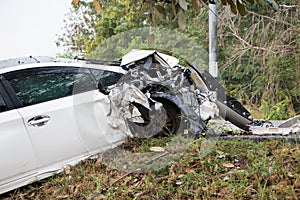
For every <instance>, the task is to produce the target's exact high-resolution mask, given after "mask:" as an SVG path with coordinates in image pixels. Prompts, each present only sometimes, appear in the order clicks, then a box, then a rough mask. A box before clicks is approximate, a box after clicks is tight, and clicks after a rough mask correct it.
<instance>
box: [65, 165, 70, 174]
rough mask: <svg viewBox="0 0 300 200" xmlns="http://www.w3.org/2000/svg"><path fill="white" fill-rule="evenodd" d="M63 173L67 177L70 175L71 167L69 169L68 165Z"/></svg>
mask: <svg viewBox="0 0 300 200" xmlns="http://www.w3.org/2000/svg"><path fill="white" fill-rule="evenodd" d="M65 173H66V174H67V175H69V174H70V173H71V167H70V165H68V166H67V167H66V168H65Z"/></svg>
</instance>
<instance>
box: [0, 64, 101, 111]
mask: <svg viewBox="0 0 300 200" xmlns="http://www.w3.org/2000/svg"><path fill="white" fill-rule="evenodd" d="M4 77H5V78H6V79H7V80H8V82H9V83H10V85H11V86H12V88H13V89H14V91H15V92H16V95H17V96H18V98H19V100H20V101H21V103H22V104H23V106H29V105H34V104H38V103H42V102H46V101H50V100H54V99H58V98H62V97H66V96H70V95H72V94H74V93H81V92H85V91H90V90H94V89H96V83H95V80H94V79H93V78H92V76H91V75H90V73H89V71H86V72H84V71H83V70H80V73H79V72H78V68H75V67H74V68H73V67H40V68H34V69H25V70H19V71H14V72H10V73H7V74H5V75H4Z"/></svg>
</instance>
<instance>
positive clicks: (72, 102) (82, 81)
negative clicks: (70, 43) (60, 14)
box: [0, 57, 130, 194]
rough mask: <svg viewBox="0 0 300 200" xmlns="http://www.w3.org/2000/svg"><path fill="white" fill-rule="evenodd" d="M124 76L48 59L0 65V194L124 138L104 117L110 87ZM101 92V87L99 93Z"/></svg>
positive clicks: (103, 67) (122, 128)
mask: <svg viewBox="0 0 300 200" xmlns="http://www.w3.org/2000/svg"><path fill="white" fill-rule="evenodd" d="M122 74H124V70H122V68H121V67H119V66H118V65H114V64H111V63H104V64H101V63H100V64H99V63H96V64H95V63H88V62H82V61H74V60H55V59H53V58H49V57H37V58H32V57H30V58H23V59H11V60H6V61H0V79H1V80H0V158H1V165H0V194H1V193H4V192H6V191H9V190H12V189H15V188H17V187H20V186H23V185H26V184H28V183H29V182H32V181H34V180H39V179H42V178H45V177H48V176H50V175H52V174H53V173H55V172H59V171H61V170H62V169H63V168H64V167H66V165H69V164H74V163H77V162H79V161H80V160H82V159H85V158H87V157H89V156H91V155H94V154H96V153H98V152H101V151H104V150H105V149H108V148H112V147H113V146H114V145H117V144H118V143H120V142H121V141H122V140H124V138H125V137H126V136H127V135H130V133H126V131H128V129H127V128H126V124H125V122H124V120H114V124H113V125H112V124H111V122H110V120H109V119H108V118H107V115H108V113H109V112H111V111H110V103H109V100H108V96H107V95H106V94H104V93H105V92H104V91H102V92H100V91H99V90H98V85H99V84H98V83H99V81H100V82H101V84H102V86H105V87H110V86H111V85H113V84H115V83H116V82H117V81H118V79H119V78H120V77H121V76H122ZM103 88H104V87H103Z"/></svg>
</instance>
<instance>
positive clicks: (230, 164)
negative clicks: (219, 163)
mask: <svg viewBox="0 0 300 200" xmlns="http://www.w3.org/2000/svg"><path fill="white" fill-rule="evenodd" d="M223 167H227V168H232V167H234V164H232V163H224V164H223Z"/></svg>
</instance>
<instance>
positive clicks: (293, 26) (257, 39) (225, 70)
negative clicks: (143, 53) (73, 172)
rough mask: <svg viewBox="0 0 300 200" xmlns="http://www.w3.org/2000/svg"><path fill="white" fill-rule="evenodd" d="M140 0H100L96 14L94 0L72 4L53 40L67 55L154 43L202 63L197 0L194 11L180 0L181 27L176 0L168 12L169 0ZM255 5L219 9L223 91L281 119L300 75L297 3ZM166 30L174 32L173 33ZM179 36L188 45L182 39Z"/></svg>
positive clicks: (290, 107)
mask: <svg viewBox="0 0 300 200" xmlns="http://www.w3.org/2000/svg"><path fill="white" fill-rule="evenodd" d="M144 2H145V3H143V2H142V1H138V0H126V1H124V0H123V1H121V0H112V1H101V12H100V14H97V12H96V10H95V8H94V2H84V1H79V3H78V4H77V6H76V7H74V8H73V9H72V10H73V11H72V13H73V14H74V15H72V17H73V18H72V19H71V20H66V22H67V24H68V25H67V26H66V28H65V30H66V31H65V35H62V36H60V39H59V42H58V43H59V44H60V45H63V46H66V44H68V45H69V46H70V47H72V49H69V51H68V52H70V55H71V54H73V53H74V52H76V51H74V50H77V51H78V52H84V53H85V56H87V57H91V58H94V59H117V58H119V57H120V56H121V55H124V54H125V53H127V52H128V51H129V50H131V49H132V48H143V49H147V48H155V49H159V50H160V51H161V50H163V51H164V50H167V51H168V50H170V51H169V52H166V53H174V55H175V56H176V57H180V56H182V55H184V54H185V55H186V56H185V57H183V58H182V59H181V60H182V61H184V60H188V59H191V60H189V61H194V60H195V61H197V62H198V63H201V62H202V63H203V61H204V62H205V61H206V60H205V59H203V58H202V60H200V61H199V59H198V60H197V57H198V54H196V53H195V52H197V53H199V52H200V53H199V54H201V55H202V57H204V58H205V57H207V54H206V52H205V51H203V49H207V48H208V34H207V33H208V26H207V20H208V9H206V7H205V4H204V3H203V2H202V1H199V2H200V3H201V6H200V7H199V8H198V10H197V12H195V10H194V6H192V1H185V2H188V3H187V7H188V9H187V10H184V11H183V12H184V23H182V24H180V23H178V22H179V21H180V20H179V16H178V12H181V11H180V10H182V7H181V6H183V5H181V6H180V4H179V1H174V2H176V4H175V5H174V6H175V11H176V13H173V14H174V15H172V9H173V6H172V2H173V1H151V2H154V4H152V6H150V4H147V3H149V2H148V1H144ZM226 2H227V1H226ZM257 2H258V1H255V2H254V3H253V4H250V3H249V4H247V5H246V7H247V9H248V11H247V13H246V15H245V16H241V15H234V14H233V13H232V8H231V6H223V7H221V6H220V7H219V15H218V45H219V48H218V49H219V50H218V58H219V64H218V65H219V68H220V72H221V75H222V79H223V80H225V85H226V88H228V92H230V94H232V95H234V96H236V97H238V98H240V99H242V101H245V103H246V104H247V105H249V106H250V108H251V107H252V108H254V109H256V108H255V107H258V106H259V107H260V111H262V113H264V116H261V117H266V118H287V117H289V116H292V115H294V114H295V113H299V112H300V96H299V95H300V88H299V86H298V82H297V81H295V80H299V78H300V68H299V66H300V60H299V59H300V56H299V46H300V40H299V38H300V37H299V31H300V29H299V19H298V18H297V16H298V15H299V6H298V5H297V1H296V0H283V1H281V5H279V6H278V11H272V10H270V9H267V8H266V7H265V6H257V5H256V4H257ZM263 2H264V1H263ZM229 5H231V4H229ZM276 5H277V4H276ZM183 7H184V6H183ZM162 8H163V9H164V10H165V13H166V14H163V13H162ZM191 8H193V9H191ZM175 14H176V15H175ZM185 19H186V20H185ZM156 26H157V27H158V28H157V29H153V27H156ZM143 27H151V28H152V29H144V28H143ZM134 28H135V29H136V30H137V31H135V32H132V31H128V30H133V29H134ZM139 28H140V29H139ZM166 29H167V30H166ZM147 30H150V31H147ZM151 30H152V31H151ZM169 30H174V31H177V32H176V37H173V36H172V34H170V32H169ZM182 33H184V34H182ZM184 35H188V37H189V38H193V39H192V40H193V43H194V44H193V45H190V44H188V40H187V39H186V37H184ZM178 38H183V39H182V41H180V40H178ZM67 42H68V43H67ZM74 47H76V48H74ZM174 47H175V50H174ZM182 47H183V48H182ZM187 47H188V48H187ZM198 47H203V48H198ZM75 54H78V53H75ZM254 105H255V106H254Z"/></svg>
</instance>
